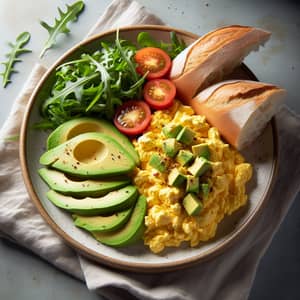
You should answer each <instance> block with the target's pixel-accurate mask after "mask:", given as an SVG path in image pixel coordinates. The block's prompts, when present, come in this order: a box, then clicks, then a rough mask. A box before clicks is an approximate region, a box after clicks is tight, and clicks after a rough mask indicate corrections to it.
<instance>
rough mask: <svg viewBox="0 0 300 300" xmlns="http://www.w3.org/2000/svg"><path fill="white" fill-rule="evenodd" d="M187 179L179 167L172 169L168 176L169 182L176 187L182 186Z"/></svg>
mask: <svg viewBox="0 0 300 300" xmlns="http://www.w3.org/2000/svg"><path fill="white" fill-rule="evenodd" d="M185 180H186V177H185V176H184V175H183V174H181V173H180V171H179V170H178V169H177V168H174V169H172V171H171V172H170V174H169V176H168V184H169V185H172V186H175V187H180V186H181V185H182V184H183V183H184V182H185Z"/></svg>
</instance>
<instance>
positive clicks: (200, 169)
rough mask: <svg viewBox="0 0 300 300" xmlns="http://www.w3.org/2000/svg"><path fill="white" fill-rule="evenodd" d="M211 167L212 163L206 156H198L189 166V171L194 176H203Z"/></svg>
mask: <svg viewBox="0 0 300 300" xmlns="http://www.w3.org/2000/svg"><path fill="white" fill-rule="evenodd" d="M210 168H211V163H210V161H208V160H207V159H206V158H204V157H202V156H200V157H196V159H195V161H194V163H193V164H192V165H191V166H190V167H189V168H188V171H189V172H190V173H191V174H192V175H194V176H201V175H203V174H204V173H205V172H206V171H208V170H209V169H210Z"/></svg>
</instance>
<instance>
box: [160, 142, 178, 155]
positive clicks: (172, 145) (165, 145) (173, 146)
mask: <svg viewBox="0 0 300 300" xmlns="http://www.w3.org/2000/svg"><path fill="white" fill-rule="evenodd" d="M162 149H163V151H164V153H165V154H166V155H167V156H169V157H174V156H175V155H176V154H177V152H178V151H179V149H180V143H178V142H177V141H176V139H175V138H169V139H166V140H164V141H163V142H162Z"/></svg>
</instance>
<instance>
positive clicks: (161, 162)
mask: <svg viewBox="0 0 300 300" xmlns="http://www.w3.org/2000/svg"><path fill="white" fill-rule="evenodd" d="M149 165H150V166H151V167H153V168H154V169H156V170H158V171H159V172H164V171H166V169H167V167H166V161H165V159H164V158H163V157H162V156H161V155H159V154H157V153H153V154H152V155H151V157H150V160H149Z"/></svg>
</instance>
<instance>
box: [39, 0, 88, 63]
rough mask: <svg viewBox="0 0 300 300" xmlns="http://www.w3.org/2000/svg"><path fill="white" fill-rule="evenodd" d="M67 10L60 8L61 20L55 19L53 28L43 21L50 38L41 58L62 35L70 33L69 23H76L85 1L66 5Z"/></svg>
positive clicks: (42, 23)
mask: <svg viewBox="0 0 300 300" xmlns="http://www.w3.org/2000/svg"><path fill="white" fill-rule="evenodd" d="M66 6H67V10H66V12H63V11H62V10H61V9H60V8H59V7H58V12H59V18H58V19H55V23H54V25H53V26H50V25H48V24H47V23H46V22H44V21H41V22H40V24H41V25H42V26H43V27H44V28H45V29H46V30H47V31H48V33H49V37H48V40H47V41H46V43H45V45H44V48H43V49H42V52H41V54H40V57H43V55H44V54H45V52H46V51H47V50H48V49H49V48H51V47H52V46H53V45H54V44H55V43H56V38H57V36H58V35H59V34H60V33H65V34H67V33H69V32H70V29H69V28H68V27H67V25H68V23H69V22H71V21H76V20H77V17H78V15H79V14H80V12H81V11H82V10H83V8H84V3H83V1H78V2H75V3H73V4H72V5H66Z"/></svg>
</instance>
